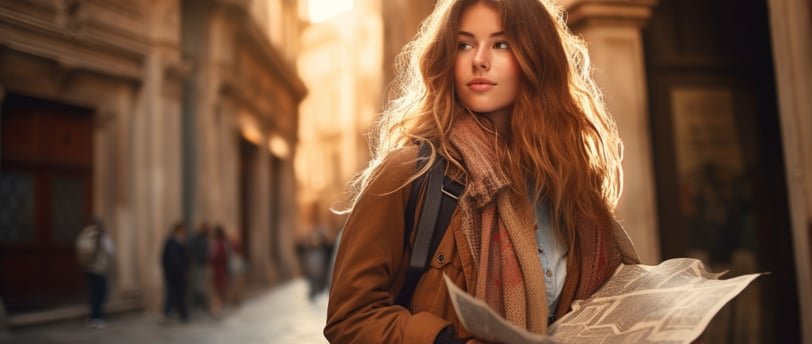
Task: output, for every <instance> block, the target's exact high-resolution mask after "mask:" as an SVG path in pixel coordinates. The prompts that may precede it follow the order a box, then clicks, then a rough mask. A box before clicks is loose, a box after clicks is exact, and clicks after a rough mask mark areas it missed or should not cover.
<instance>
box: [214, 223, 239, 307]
mask: <svg viewBox="0 0 812 344" xmlns="http://www.w3.org/2000/svg"><path fill="white" fill-rule="evenodd" d="M231 250H233V249H232V247H231V243H230V242H229V241H228V238H227V237H226V232H225V229H224V228H223V226H221V225H218V226H217V227H216V228H215V229H214V241H213V242H212V245H211V248H210V252H209V264H210V266H211V272H212V275H211V277H212V279H211V282H212V290H213V291H214V293H213V294H212V309H211V312H212V314H213V315H215V316H219V315H220V312H222V309H223V307H224V306H225V304H226V297H227V296H228V281H229V275H228V255H229V253H230V251H231Z"/></svg>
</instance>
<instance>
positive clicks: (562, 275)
mask: <svg viewBox="0 0 812 344" xmlns="http://www.w3.org/2000/svg"><path fill="white" fill-rule="evenodd" d="M536 223H537V224H538V230H537V231H536V247H538V252H539V259H541V266H542V268H544V284H545V286H546V287H547V307H548V309H549V310H550V312H549V314H550V317H551V318H552V317H553V316H555V308H556V306H557V305H558V299H559V298H560V296H561V290H562V289H564V280H565V279H566V278H567V253H569V247H567V245H565V244H564V240H562V239H561V236H560V235H559V234H558V231H556V230H555V229H554V228H553V226H552V224H551V223H550V211H549V210H548V208H547V204H546V203H539V205H538V206H536Z"/></svg>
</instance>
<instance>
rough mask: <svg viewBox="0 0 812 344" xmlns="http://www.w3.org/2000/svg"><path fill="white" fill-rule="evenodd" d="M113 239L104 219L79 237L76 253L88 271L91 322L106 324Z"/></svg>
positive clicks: (87, 228) (85, 229) (91, 324)
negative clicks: (105, 303)
mask: <svg viewBox="0 0 812 344" xmlns="http://www.w3.org/2000/svg"><path fill="white" fill-rule="evenodd" d="M114 253H115V249H114V248H113V240H112V239H111V238H110V235H108V234H107V230H106V229H105V228H104V224H103V223H102V221H101V220H100V219H94V220H93V221H92V222H91V224H90V225H88V226H87V227H85V228H84V229H82V231H81V232H79V236H78V237H77V238H76V256H77V259H78V260H79V264H81V265H82V268H84V270H85V271H86V272H87V284H88V296H89V297H88V299H89V303H90V319H89V320H88V325H89V326H90V327H93V328H104V327H105V322H104V302H105V300H106V299H107V289H108V287H107V276H108V275H109V274H110V270H111V269H112V266H113V254H114Z"/></svg>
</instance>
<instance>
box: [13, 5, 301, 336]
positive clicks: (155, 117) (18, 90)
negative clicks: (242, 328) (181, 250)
mask: <svg viewBox="0 0 812 344" xmlns="http://www.w3.org/2000/svg"><path fill="white" fill-rule="evenodd" d="M273 6H276V7H273ZM272 8H273V9H272ZM279 8H282V9H283V10H286V11H288V14H290V13H293V14H294V17H293V18H298V16H295V14H296V10H297V2H296V1H290V0H280V1H275V2H266V1H259V0H256V1H243V2H234V1H211V2H197V1H185V0H174V1H172V0H170V1H167V0H149V1H136V0H126V1H125V0H122V1H103V0H87V1H75V2H71V1H66V2H62V1H3V2H0V46H1V47H2V49H0V61H2V63H0V99H2V97H3V95H6V94H20V95H24V96H28V97H34V98H41V99H44V100H47V101H52V102H57V103H65V104H69V105H76V106H81V107H83V108H88V109H91V110H92V112H93V113H94V126H95V129H94V133H93V145H94V162H93V200H94V202H93V209H92V212H93V214H95V215H98V216H99V217H101V219H102V220H103V221H104V222H105V223H106V224H107V226H108V227H109V229H110V231H111V234H112V237H113V239H114V241H115V243H116V245H115V246H116V250H117V251H116V274H115V275H114V276H115V277H114V279H113V280H112V283H111V285H112V308H113V309H115V308H116V304H124V303H125V302H123V301H126V304H129V305H130V306H134V307H142V306H143V307H147V308H148V309H157V307H158V305H159V304H160V301H161V298H162V295H163V292H162V288H163V286H162V283H163V282H162V279H161V272H160V266H159V265H158V263H157V262H158V261H159V260H158V257H159V255H160V250H161V248H162V244H163V241H164V240H165V238H166V236H167V233H168V232H169V229H170V228H171V226H172V225H173V224H174V223H177V222H178V221H183V220H186V222H187V223H188V224H196V221H199V220H206V221H208V222H211V223H220V224H223V225H225V226H226V227H227V228H229V229H230V230H231V231H232V233H234V236H235V237H237V238H240V237H242V236H243V234H246V233H247V235H248V236H250V237H251V239H256V240H252V241H251V242H250V243H249V245H250V246H251V247H250V248H249V249H248V252H250V253H251V256H249V257H247V259H248V260H249V262H250V268H251V270H250V273H249V277H250V279H251V280H254V281H257V282H260V283H272V282H274V281H278V280H280V279H284V278H288V277H290V276H291V275H292V270H293V269H294V267H295V265H296V262H295V257H294V254H293V248H292V246H293V245H292V228H294V227H295V225H296V222H297V218H296V202H295V200H296V197H295V194H296V192H295V186H291V185H295V183H294V178H293V163H292V157H293V154H294V153H295V147H296V141H297V135H296V132H297V126H298V109H297V107H298V102H299V101H300V100H301V98H302V97H303V96H304V94H305V93H306V89H305V88H304V85H303V84H302V83H301V81H300V80H299V78H298V76H297V75H296V74H295V67H294V66H295V61H293V58H292V57H293V56H295V54H296V53H297V51H296V49H297V48H296V47H297V46H298V44H295V43H296V42H298V40H294V41H293V43H294V44H293V45H292V47H288V48H285V49H284V50H282V49H279V48H277V47H286V42H285V41H286V40H289V39H291V37H298V34H299V33H298V19H294V20H287V21H285V22H284V24H283V25H282V26H281V28H282V29H280V26H276V24H275V22H272V21H270V20H264V21H259V20H257V18H263V17H262V14H263V13H264V15H265V16H266V17H267V16H268V15H270V14H273V15H275V16H278V17H279V18H289V17H290V16H287V15H283V14H282V15H281V14H279V13H277V12H275V11H277V10H278V9H279ZM266 19H267V18H266ZM277 30H283V31H284V32H278V31H277ZM188 51H194V52H196V53H197V54H198V55H197V56H190V55H186V54H185V52H188ZM240 137H249V138H250V140H249V141H251V142H253V144H254V145H255V146H256V147H257V149H256V153H255V155H256V156H255V158H253V159H252V165H251V166H250V168H251V170H252V173H251V175H252V176H253V177H252V180H250V181H248V183H249V184H248V185H255V186H256V188H255V189H253V190H254V191H251V192H250V194H248V195H243V194H241V191H240V185H241V184H240V182H241V181H240V179H239V175H238V174H239V173H240V169H239V166H240V163H241V160H240V159H241V157H240V146H239V143H240ZM190 138H191V139H190ZM271 141H274V142H275V144H273V145H272V144H271ZM273 159H275V160H278V161H279V162H278V163H277V165H278V166H279V167H277V168H275V169H273V171H272V167H271V166H272V164H271V160H273ZM272 172H273V173H274V174H276V175H272ZM270 180H276V181H277V184H278V185H275V186H273V187H272V185H270V182H269V181H270ZM249 189H250V188H249ZM272 192H275V193H277V194H274V195H271V193H272ZM244 196H245V197H244ZM243 199H246V200H248V201H247V202H243V201H242V200H243ZM272 201H273V202H275V203H274V204H272V203H271V202H272ZM270 208H278V209H279V211H277V212H276V214H277V215H276V218H270V215H269V213H270V212H269V211H268V209H270ZM244 209H248V210H244ZM88 215H92V214H88ZM243 217H245V218H247V219H248V220H247V221H246V224H245V225H247V226H248V228H247V229H245V230H243V229H242V228H240V226H242V225H243V223H242V220H241V218H243ZM13 322H14V321H13V317H12V323H13Z"/></svg>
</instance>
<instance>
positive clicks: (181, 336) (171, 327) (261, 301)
mask: <svg viewBox="0 0 812 344" xmlns="http://www.w3.org/2000/svg"><path fill="white" fill-rule="evenodd" d="M326 309H327V296H326V294H320V295H318V296H316V297H315V298H314V300H313V301H312V302H311V301H310V300H308V297H307V283H306V282H305V280H302V279H298V280H294V281H290V282H287V283H284V284H281V285H279V286H276V287H274V288H273V289H269V290H267V291H263V292H260V293H257V294H256V295H254V296H253V297H250V298H248V299H247V300H246V301H245V302H244V303H243V305H242V306H240V307H239V308H236V309H231V310H228V311H226V312H225V314H224V315H223V316H222V317H221V319H219V320H216V319H213V318H212V317H210V316H209V315H207V314H205V313H192V319H191V320H190V321H189V322H188V323H180V322H177V321H170V322H168V323H165V324H162V323H161V322H160V317H159V315H158V314H157V313H130V314H118V315H114V316H111V317H109V318H108V323H107V327H106V328H103V329H92V328H88V327H87V326H86V325H85V323H84V322H83V321H81V320H71V321H66V322H62V323H57V324H52V325H43V326H36V327H30V328H23V329H18V330H13V331H10V332H8V333H0V343H43V344H49V343H280V344H282V343H291V344H322V343H327V340H326V339H324V336H323V335H322V333H321V332H322V328H323V326H324V321H325V317H326V315H325V314H326Z"/></svg>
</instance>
